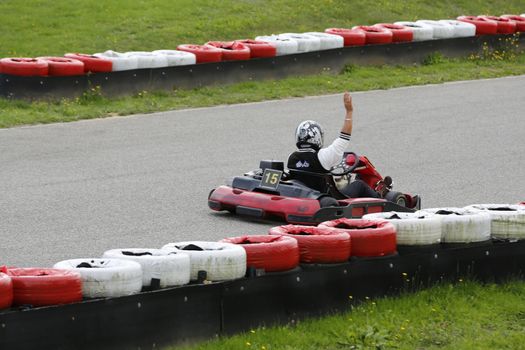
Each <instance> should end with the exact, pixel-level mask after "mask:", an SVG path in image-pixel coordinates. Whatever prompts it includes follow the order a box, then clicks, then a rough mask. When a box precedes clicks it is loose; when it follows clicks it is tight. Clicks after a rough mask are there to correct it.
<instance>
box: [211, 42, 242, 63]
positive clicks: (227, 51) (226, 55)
mask: <svg viewBox="0 0 525 350" xmlns="http://www.w3.org/2000/svg"><path fill="white" fill-rule="evenodd" d="M206 45H210V46H213V47H216V48H218V49H219V50H221V51H222V60H223V61H238V60H249V59H250V48H249V47H248V46H246V45H244V44H243V43H241V42H238V41H209V42H207V43H206Z"/></svg>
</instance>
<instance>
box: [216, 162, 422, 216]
mask: <svg viewBox="0 0 525 350" xmlns="http://www.w3.org/2000/svg"><path fill="white" fill-rule="evenodd" d="M259 167H260V169H257V170H254V171H250V172H248V173H246V174H244V175H243V176H236V177H234V178H233V179H231V181H230V182H229V183H228V185H227V186H219V187H217V188H216V189H215V190H212V191H211V192H210V194H209V196H208V206H209V207H210V208H211V209H213V210H216V211H222V210H227V211H229V212H231V213H234V214H238V215H245V216H251V217H257V218H264V219H281V220H285V221H286V222H288V223H293V224H306V225H315V224H317V223H320V222H323V221H326V220H334V219H338V218H342V217H346V218H359V217H362V216H363V215H365V214H367V213H376V212H382V211H402V212H413V211H415V210H418V209H420V208H421V199H420V197H419V196H417V195H409V194H406V193H401V192H395V191H392V183H391V179H390V178H389V177H387V178H385V179H384V178H383V177H382V176H381V175H380V174H379V172H378V171H377V169H376V168H375V167H374V166H373V165H372V163H371V162H370V161H369V160H368V158H366V157H364V156H358V155H356V154H355V153H353V152H347V153H345V154H344V156H343V159H342V161H341V163H340V164H338V165H336V166H335V167H334V168H332V169H331V170H330V172H329V173H325V174H319V173H313V172H308V171H304V170H296V169H288V170H287V171H285V169H284V163H283V162H279V161H265V160H263V161H261V162H260V166H259ZM352 176H354V177H355V178H356V179H360V180H362V181H364V182H365V183H367V184H368V185H369V186H370V187H371V188H372V189H374V190H375V191H377V192H379V193H382V194H383V198H348V197H346V196H345V195H344V194H343V193H341V191H340V190H339V188H341V186H344V185H345V184H347V183H348V181H351V178H352Z"/></svg>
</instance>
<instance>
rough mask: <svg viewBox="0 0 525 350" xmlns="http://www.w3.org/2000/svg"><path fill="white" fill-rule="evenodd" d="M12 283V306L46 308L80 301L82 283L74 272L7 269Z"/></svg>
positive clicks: (42, 269) (45, 269)
mask: <svg viewBox="0 0 525 350" xmlns="http://www.w3.org/2000/svg"><path fill="white" fill-rule="evenodd" d="M7 274H8V275H9V276H10V277H11V280H12V281H13V305H31V306H33V307H37V306H48V305H59V304H69V303H74V302H78V301H81V300H82V281H81V278H80V275H79V274H78V273H77V272H74V271H67V270H62V269H48V268H8V269H7Z"/></svg>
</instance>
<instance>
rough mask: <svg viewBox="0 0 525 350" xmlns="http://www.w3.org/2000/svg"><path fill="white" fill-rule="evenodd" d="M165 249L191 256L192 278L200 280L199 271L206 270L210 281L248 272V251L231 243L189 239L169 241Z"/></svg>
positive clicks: (224, 279) (222, 279)
mask: <svg viewBox="0 0 525 350" xmlns="http://www.w3.org/2000/svg"><path fill="white" fill-rule="evenodd" d="M162 249H164V250H169V251H175V252H177V253H185V254H188V255H189V256H190V269H191V270H190V279H191V280H192V281H196V280H198V278H199V276H198V274H199V271H206V279H207V280H209V281H228V280H234V279H238V278H242V277H244V275H245V274H246V251H245V250H244V248H242V247H240V246H238V245H235V244H230V243H220V242H204V241H188V242H175V243H168V244H166V245H164V246H163V247H162Z"/></svg>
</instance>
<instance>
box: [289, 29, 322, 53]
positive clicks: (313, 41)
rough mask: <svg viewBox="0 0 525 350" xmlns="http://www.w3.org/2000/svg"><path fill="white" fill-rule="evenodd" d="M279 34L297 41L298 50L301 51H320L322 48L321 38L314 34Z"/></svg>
mask: <svg viewBox="0 0 525 350" xmlns="http://www.w3.org/2000/svg"><path fill="white" fill-rule="evenodd" d="M279 36H280V37H282V38H288V39H293V40H295V41H297V45H298V46H297V51H299V52H310V51H319V50H320V49H321V39H319V38H318V37H316V36H313V35H308V34H299V33H283V34H279Z"/></svg>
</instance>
